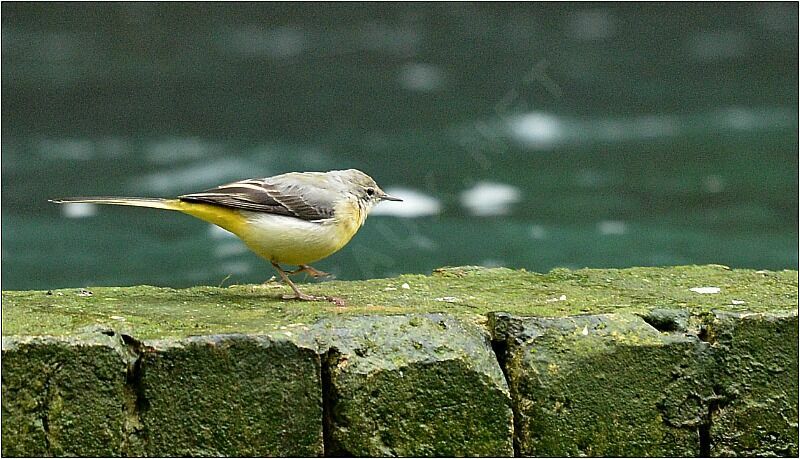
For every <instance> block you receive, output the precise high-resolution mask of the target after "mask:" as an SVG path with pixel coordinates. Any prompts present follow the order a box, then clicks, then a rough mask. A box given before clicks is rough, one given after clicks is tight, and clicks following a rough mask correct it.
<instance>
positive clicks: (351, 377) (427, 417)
mask: <svg viewBox="0 0 800 459" xmlns="http://www.w3.org/2000/svg"><path fill="white" fill-rule="evenodd" d="M312 331H313V332H314V333H316V334H317V335H318V336H319V340H320V349H329V352H328V366H327V367H326V368H327V371H326V374H325V375H324V379H325V384H326V392H327V393H326V395H327V396H328V399H329V401H330V406H328V407H327V409H326V423H327V431H328V435H327V438H326V441H327V446H328V448H329V449H328V451H326V452H327V454H330V455H353V456H511V455H513V443H512V434H513V415H512V412H511V404H510V399H509V393H508V388H507V386H506V382H505V379H504V377H503V374H502V372H501V369H500V366H499V365H498V363H497V361H496V359H495V356H494V353H493V351H492V348H491V343H490V341H489V338H488V336H487V334H486V332H485V331H484V330H483V329H481V328H480V327H478V326H476V325H474V324H472V323H469V322H466V321H459V320H456V319H454V318H452V317H449V316H447V315H443V314H430V315H407V316H386V317H378V316H371V317H350V318H343V319H330V320H324V321H322V322H321V323H320V324H318V325H317V327H315V329H313V330H312Z"/></svg>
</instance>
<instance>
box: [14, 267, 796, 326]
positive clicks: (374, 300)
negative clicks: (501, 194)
mask: <svg viewBox="0 0 800 459" xmlns="http://www.w3.org/2000/svg"><path fill="white" fill-rule="evenodd" d="M703 286H714V287H719V288H720V292H719V293H718V294H700V293H696V292H694V291H691V290H690V289H692V288H695V287H703ZM303 288H304V290H306V291H308V293H310V294H315V295H332V296H338V297H342V298H344V299H345V300H347V306H346V307H345V308H340V307H337V306H335V305H333V304H331V303H328V302H310V303H306V302H297V301H284V300H282V299H281V298H280V297H281V295H282V294H284V293H287V289H286V287H285V286H282V285H279V284H264V285H235V286H231V287H226V288H217V287H193V288H188V289H180V290H176V289H170V288H159V287H148V286H139V287H92V288H89V289H88V290H89V291H91V292H92V295H87V294H85V293H81V291H80V290H78V289H63V290H54V291H51V292H42V291H30V292H3V293H2V297H3V333H4V334H5V335H57V336H59V335H60V336H64V335H69V334H71V333H72V332H73V331H74V330H76V329H78V328H81V327H85V326H88V325H103V326H106V327H110V328H113V329H114V330H117V331H118V332H120V333H125V334H129V335H132V336H135V337H136V338H138V339H158V338H166V337H175V338H180V337H186V336H195V335H208V334H218V333H256V334H258V333H268V332H272V331H275V330H278V329H280V327H284V326H292V325H298V324H302V325H310V324H312V323H314V322H316V321H317V320H319V319H322V318H326V317H332V316H343V315H363V314H373V315H386V314H405V313H431V312H441V313H447V314H451V315H455V316H459V317H464V318H468V319H472V320H479V318H480V317H482V316H484V315H485V314H486V313H487V312H491V311H505V312H508V313H511V314H515V315H527V316H546V317H565V316H570V315H575V314H590V313H591V314H600V313H613V312H620V313H623V312H624V313H639V314H644V313H647V312H648V311H650V310H652V309H654V308H662V309H683V310H687V311H689V312H691V313H693V314H699V313H703V312H710V311H711V310H725V311H741V312H744V311H749V312H767V311H782V310H793V309H796V307H797V300H798V296H797V272H796V271H780V272H770V271H754V270H740V269H728V268H725V267H722V266H713V265H712V266H676V267H667V268H628V269H581V270H576V271H570V270H565V269H556V270H553V271H551V272H550V273H546V274H537V273H531V272H527V271H524V270H511V269H506V268H479V267H461V268H442V269H439V270H436V271H435V272H434V273H433V275H430V276H424V275H411V274H408V275H402V276H398V277H395V278H388V279H370V280H365V281H330V282H321V283H314V284H305V285H304V286H303ZM48 293H49V294H48Z"/></svg>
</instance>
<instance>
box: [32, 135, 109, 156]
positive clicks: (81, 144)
mask: <svg viewBox="0 0 800 459" xmlns="http://www.w3.org/2000/svg"><path fill="white" fill-rule="evenodd" d="M37 151H38V153H39V154H40V155H42V156H44V157H49V158H58V159H69V160H74V161H88V160H90V159H93V158H94V157H95V156H96V155H95V144H94V142H92V141H91V140H89V139H70V138H61V139H58V138H56V139H42V140H40V141H39V143H38V145H37Z"/></svg>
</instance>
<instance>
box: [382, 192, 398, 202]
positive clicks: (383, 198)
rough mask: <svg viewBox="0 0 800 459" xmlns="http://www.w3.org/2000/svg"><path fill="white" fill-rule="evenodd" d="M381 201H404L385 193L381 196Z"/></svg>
mask: <svg viewBox="0 0 800 459" xmlns="http://www.w3.org/2000/svg"><path fill="white" fill-rule="evenodd" d="M381 201H402V199H400V198H396V197H394V196H390V195H388V194H386V193H384V194H383V195H381Z"/></svg>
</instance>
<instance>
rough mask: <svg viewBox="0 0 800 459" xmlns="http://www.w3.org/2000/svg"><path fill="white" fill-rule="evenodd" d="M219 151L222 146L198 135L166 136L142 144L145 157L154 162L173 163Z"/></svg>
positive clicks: (221, 149)
mask: <svg viewBox="0 0 800 459" xmlns="http://www.w3.org/2000/svg"><path fill="white" fill-rule="evenodd" d="M221 151H223V146H222V145H220V144H219V143H214V142H210V141H207V140H203V139H200V138H198V137H167V138H163V139H158V140H152V141H150V142H148V143H147V144H146V145H145V146H144V154H145V158H147V160H148V161H149V162H151V163H155V164H174V163H175V162H177V161H187V160H195V159H200V158H204V157H206V156H209V155H210V154H212V153H215V152H221Z"/></svg>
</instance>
